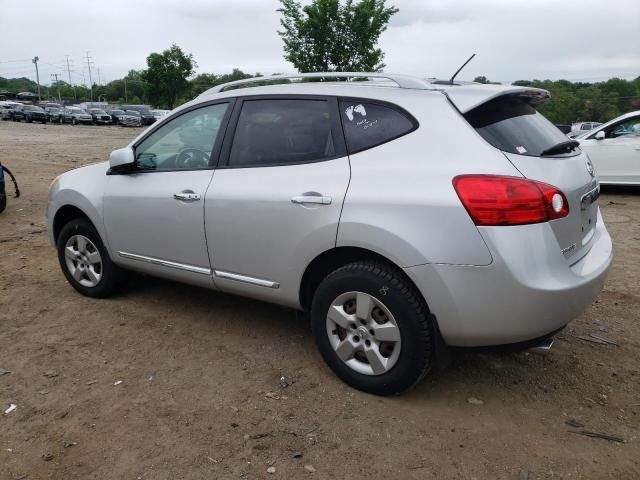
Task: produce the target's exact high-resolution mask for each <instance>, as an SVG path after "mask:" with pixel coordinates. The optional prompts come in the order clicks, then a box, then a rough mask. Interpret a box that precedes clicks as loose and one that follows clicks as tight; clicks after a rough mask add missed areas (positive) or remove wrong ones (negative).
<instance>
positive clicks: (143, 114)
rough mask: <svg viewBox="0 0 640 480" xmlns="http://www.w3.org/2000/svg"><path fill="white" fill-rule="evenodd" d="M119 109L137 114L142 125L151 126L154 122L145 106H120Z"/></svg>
mask: <svg viewBox="0 0 640 480" xmlns="http://www.w3.org/2000/svg"><path fill="white" fill-rule="evenodd" d="M120 108H121V109H122V110H125V111H127V110H129V111H130V110H135V111H136V112H138V113H139V114H140V120H141V121H142V125H151V124H152V123H153V122H155V121H156V117H154V116H153V114H152V113H151V110H150V109H149V107H147V106H146V105H121V106H120Z"/></svg>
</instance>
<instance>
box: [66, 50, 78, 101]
mask: <svg viewBox="0 0 640 480" xmlns="http://www.w3.org/2000/svg"><path fill="white" fill-rule="evenodd" d="M67 75H68V76H69V85H71V86H72V87H73V98H74V99H77V96H76V86H75V85H74V84H73V82H72V81H71V66H70V65H69V55H67Z"/></svg>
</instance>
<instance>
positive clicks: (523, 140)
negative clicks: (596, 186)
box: [464, 96, 577, 157]
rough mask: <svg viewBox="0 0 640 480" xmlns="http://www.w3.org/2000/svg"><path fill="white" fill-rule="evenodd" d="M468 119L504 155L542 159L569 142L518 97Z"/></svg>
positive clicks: (495, 101) (505, 98)
mask: <svg viewBox="0 0 640 480" xmlns="http://www.w3.org/2000/svg"><path fill="white" fill-rule="evenodd" d="M464 117H465V118H466V119H467V121H468V122H469V123H470V124H471V126H472V127H473V128H475V129H476V131H477V132H478V133H479V134H480V135H481V136H482V138H484V139H485V140H486V141H487V142H489V143H490V144H491V145H493V146H494V147H496V148H498V149H500V150H502V151H503V152H508V153H516V154H519V155H528V156H532V157H538V156H540V154H541V153H542V152H543V151H545V150H546V149H548V148H550V147H553V146H554V145H557V144H559V143H560V142H566V141H567V140H568V139H567V137H566V136H565V135H564V134H563V133H562V132H561V131H560V130H558V129H557V128H556V126H555V125H554V124H553V123H551V122H550V121H549V120H547V119H546V118H545V117H544V116H542V115H541V114H540V113H538V111H537V110H536V109H535V108H533V107H532V106H531V105H529V104H528V103H527V102H526V101H525V100H523V99H521V98H518V97H509V96H502V97H499V98H496V99H493V100H490V101H489V102H487V103H484V104H482V105H480V106H479V107H477V108H474V109H473V110H471V111H470V112H468V113H466V114H465V116H464ZM574 152H577V150H574Z"/></svg>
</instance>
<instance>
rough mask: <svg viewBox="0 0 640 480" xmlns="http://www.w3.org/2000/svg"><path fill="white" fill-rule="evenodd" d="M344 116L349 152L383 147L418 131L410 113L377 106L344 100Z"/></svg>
mask: <svg viewBox="0 0 640 480" xmlns="http://www.w3.org/2000/svg"><path fill="white" fill-rule="evenodd" d="M340 114H341V115H342V125H343V129H344V135H345V138H346V140H347V150H348V151H349V153H356V152H360V151H362V150H365V149H367V148H371V147H375V146H377V145H381V144H383V143H386V142H388V141H390V140H394V139H396V138H398V137H401V136H403V135H406V134H407V133H409V132H412V131H413V130H415V129H416V128H417V123H416V122H415V120H413V119H412V118H410V117H409V115H408V114H407V113H406V112H402V111H400V109H399V108H394V107H392V106H386V105H381V104H377V103H367V102H360V101H358V100H353V101H348V100H343V101H341V102H340Z"/></svg>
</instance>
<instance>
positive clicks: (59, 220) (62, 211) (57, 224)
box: [53, 205, 98, 243]
mask: <svg viewBox="0 0 640 480" xmlns="http://www.w3.org/2000/svg"><path fill="white" fill-rule="evenodd" d="M75 218H84V219H85V220H87V221H88V222H89V223H91V225H93V228H96V226H95V224H94V223H93V222H92V221H91V218H89V215H87V214H86V213H85V212H84V211H82V210H81V209H79V208H78V207H76V206H75V205H63V206H62V207H60V208H59V209H58V211H57V212H56V214H55V216H54V217H53V240H54V242H56V243H57V242H58V237H59V236H60V231H61V230H62V228H63V227H64V226H65V225H66V224H67V223H69V222H70V221H71V220H73V219H75ZM96 231H98V230H97V229H96Z"/></svg>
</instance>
